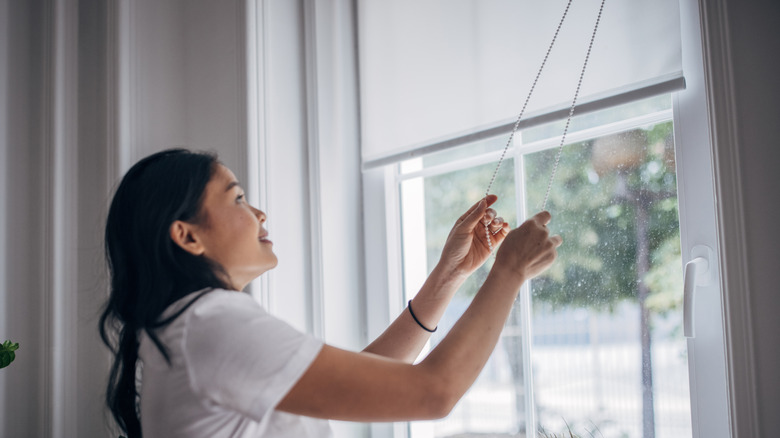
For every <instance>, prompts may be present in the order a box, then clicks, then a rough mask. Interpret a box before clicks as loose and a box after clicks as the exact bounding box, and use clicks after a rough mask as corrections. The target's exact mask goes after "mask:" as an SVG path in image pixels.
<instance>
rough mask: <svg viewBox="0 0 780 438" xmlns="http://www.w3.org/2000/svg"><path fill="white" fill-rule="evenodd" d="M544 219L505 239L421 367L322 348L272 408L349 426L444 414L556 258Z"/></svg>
mask: <svg viewBox="0 0 780 438" xmlns="http://www.w3.org/2000/svg"><path fill="white" fill-rule="evenodd" d="M472 219H473V218H472ZM476 220H477V221H479V217H477V219H476ZM549 220H550V214H549V213H547V212H542V213H539V214H537V215H536V216H534V217H533V218H531V219H530V220H528V221H526V222H525V223H523V224H522V225H521V226H520V227H519V228H517V229H515V230H513V231H511V232H509V233H508V234H507V235H506V236H505V238H504V241H503V244H502V245H501V247H500V248H499V250H498V253H497V255H496V262H495V264H494V265H493V268H492V269H491V272H490V274H489V275H488V278H487V279H486V280H485V283H484V284H483V285H482V287H481V288H480V290H479V292H478V293H477V295H476V296H475V297H474V300H473V301H472V303H471V305H470V306H469V308H468V309H467V311H466V312H465V313H464V314H463V316H462V317H461V318H460V319H459V320H458V322H457V323H456V324H455V326H454V327H453V328H452V330H450V332H449V333H448V334H447V336H446V337H445V338H444V339H443V340H442V342H441V343H440V344H439V345H438V346H437V347H436V348H435V349H434V350H433V351H431V353H430V354H429V355H428V356H427V357H426V358H425V359H424V360H423V361H422V362H420V363H419V364H416V365H411V364H408V363H405V362H403V361H400V360H395V359H390V358H386V357H381V356H378V355H375V354H371V353H366V352H363V353H353V352H348V351H344V350H340V349H337V348H334V347H331V346H327V345H326V346H325V347H323V349H322V351H321V352H320V353H319V355H318V356H317V358H315V360H314V362H313V363H312V365H311V366H310V367H309V369H308V370H307V371H306V373H304V375H303V376H302V377H301V379H300V380H299V381H298V382H297V383H296V384H295V386H294V387H293V388H292V390H291V391H290V392H289V393H288V394H287V395H286V396H285V397H284V399H283V400H282V402H281V403H280V404H279V406H278V409H280V410H282V411H286V412H291V413H295V414H300V415H307V416H313V417H320V418H330V419H339V420H352V421H403V420H416V419H430V418H440V417H443V416H445V415H447V414H448V413H449V412H450V410H451V409H452V407H453V406H454V405H455V403H456V402H457V401H458V400H459V399H460V398H461V397H462V396H463V394H464V393H465V392H466V390H467V389H468V388H469V387H470V386H471V384H472V383H473V382H474V380H475V379H476V378H477V376H478V375H479V373H480V371H481V370H482V368H483V366H484V365H485V363H486V362H487V360H488V357H489V356H490V353H491V352H492V351H493V349H494V348H495V345H496V343H497V342H498V338H499V335H500V333H501V329H502V327H503V325H504V323H505V322H506V318H507V317H508V315H509V311H510V310H511V307H512V303H513V302H514V300H515V298H516V296H517V292H518V290H519V289H520V286H521V285H522V283H523V282H524V281H525V280H527V279H530V278H532V277H534V276H535V275H537V274H539V273H540V272H542V271H543V270H545V269H547V268H548V267H549V266H550V265H551V264H552V262H553V261H554V260H555V257H556V250H555V249H556V248H557V247H558V246H559V245H560V244H561V239H560V237H558V236H552V237H550V236H549V233H548V230H547V228H546V224H547V223H548V222H549ZM415 312H417V309H415Z"/></svg>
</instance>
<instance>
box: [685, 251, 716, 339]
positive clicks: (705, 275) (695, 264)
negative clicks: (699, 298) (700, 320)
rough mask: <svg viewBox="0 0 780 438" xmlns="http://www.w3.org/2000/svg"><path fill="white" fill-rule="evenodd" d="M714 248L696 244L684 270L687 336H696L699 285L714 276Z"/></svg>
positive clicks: (707, 282) (706, 283) (702, 284)
mask: <svg viewBox="0 0 780 438" xmlns="http://www.w3.org/2000/svg"><path fill="white" fill-rule="evenodd" d="M710 260H712V249H710V247H708V246H705V245H696V246H694V247H693V249H691V261H689V262H688V263H686V264H685V270H684V272H683V334H684V335H685V337H686V338H694V337H696V332H695V330H694V319H693V315H694V303H695V295H696V287H697V286H706V285H708V284H709V282H710V278H711V277H712V275H711V272H712V269H710Z"/></svg>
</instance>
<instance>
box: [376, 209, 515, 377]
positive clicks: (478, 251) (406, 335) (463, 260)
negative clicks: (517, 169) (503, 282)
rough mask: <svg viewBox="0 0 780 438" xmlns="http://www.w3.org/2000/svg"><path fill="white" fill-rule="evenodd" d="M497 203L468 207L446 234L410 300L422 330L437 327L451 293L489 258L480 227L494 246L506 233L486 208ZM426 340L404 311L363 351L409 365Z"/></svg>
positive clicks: (502, 224) (499, 221)
mask: <svg viewBox="0 0 780 438" xmlns="http://www.w3.org/2000/svg"><path fill="white" fill-rule="evenodd" d="M497 199H498V198H497V197H496V196H495V195H489V196H487V197H486V198H484V199H483V200H480V201H479V202H477V203H476V204H474V205H473V206H471V208H469V210H468V211H466V212H465V213H464V214H463V215H462V216H461V217H460V218H458V220H457V222H456V223H455V225H454V226H453V228H452V230H451V231H450V234H449V236H448V237H447V242H446V243H445V245H444V250H443V251H442V256H441V258H440V260H439V263H437V265H436V266H435V267H434V268H433V271H431V274H430V275H429V276H428V279H427V280H426V281H425V283H424V284H423V286H422V288H420V291H419V292H418V293H417V295H415V297H414V299H413V300H412V308H413V309H414V315H415V316H416V317H417V319H418V320H419V321H420V322H421V323H422V324H423V325H424V326H425V327H428V328H431V329H432V328H434V327H436V326H437V325H438V324H439V320H440V319H441V317H442V315H443V314H444V311H445V309H446V308H447V306H448V305H449V304H450V301H451V300H452V297H453V295H455V292H457V290H458V288H459V287H460V286H461V285H462V284H463V282H464V281H465V280H466V278H467V277H468V276H469V275H471V274H472V273H473V272H474V271H475V270H476V269H477V268H479V267H480V266H481V265H482V264H483V263H484V262H485V260H487V258H488V257H489V256H490V249H489V247H488V244H487V241H486V236H485V225H484V224H486V223H487V224H489V225H490V230H491V233H492V234H493V236H492V240H493V243H494V244H495V245H496V246H497V245H498V244H500V243H501V242H502V241H503V240H504V238H505V237H506V235H507V233H508V232H509V225H508V224H507V223H506V222H504V221H503V219H502V218H500V217H496V212H495V210H493V209H492V208H489V207H490V205H492V204H493V203H494V202H496V200H497ZM429 338H430V333H429V332H427V331H425V330H423V329H421V328H420V326H419V325H418V324H417V322H415V321H414V319H413V318H412V315H411V312H410V311H409V309H408V308H407V309H404V311H403V312H401V314H400V315H399V316H398V317H397V318H396V319H395V321H393V323H392V324H390V326H389V327H388V328H387V329H386V330H385V331H384V332H383V333H382V334H381V335H380V336H379V337H378V338H377V339H376V340H374V342H372V343H371V344H370V345H369V346H368V347H366V348H365V350H363V351H364V352H368V353H374V354H378V355H380V356H385V357H389V358H393V359H398V360H402V361H404V362H408V363H411V362H412V361H414V359H416V358H417V356H418V355H419V354H420V351H422V348H423V347H424V346H425V343H426V342H427V341H428V339H429Z"/></svg>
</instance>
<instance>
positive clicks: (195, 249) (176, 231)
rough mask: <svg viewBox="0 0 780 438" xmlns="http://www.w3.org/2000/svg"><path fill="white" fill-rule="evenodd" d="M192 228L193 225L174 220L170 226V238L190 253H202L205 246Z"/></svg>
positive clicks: (197, 254)
mask: <svg viewBox="0 0 780 438" xmlns="http://www.w3.org/2000/svg"><path fill="white" fill-rule="evenodd" d="M194 228H195V225H193V224H190V223H188V222H184V221H174V222H173V223H172V224H171V228H170V234H171V240H173V242H174V243H176V244H177V245H179V247H181V249H183V250H185V251H187V252H188V253H190V254H192V255H196V256H199V255H203V253H204V252H205V251H206V248H205V247H204V246H203V242H201V240H200V239H199V238H198V235H197V233H195V229H194Z"/></svg>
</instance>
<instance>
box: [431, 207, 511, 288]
mask: <svg viewBox="0 0 780 438" xmlns="http://www.w3.org/2000/svg"><path fill="white" fill-rule="evenodd" d="M497 199H498V197H497V196H496V195H488V196H487V197H485V198H483V199H482V200H480V201H479V202H477V203H476V204H474V205H473V206H471V208H470V209H468V211H466V212H465V213H464V214H463V216H461V217H460V218H459V219H458V221H457V222H456V223H455V226H454V227H452V231H450V234H449V236H447V242H446V243H445V244H444V249H443V250H442V254H441V259H440V261H439V266H440V267H442V268H443V269H444V270H445V272H449V273H451V274H453V275H462V276H468V275H469V274H471V273H472V272H474V271H476V270H477V268H479V267H480V266H482V264H483V263H485V260H487V258H488V256H490V246H488V242H487V236H486V235H485V224H488V226H489V229H490V234H491V236H490V240H491V244H492V246H493V248H497V247H498V246H499V244H501V242H502V241H503V240H504V238H506V236H507V234H508V233H509V224H507V223H506V222H504V220H503V219H502V218H500V217H496V211H495V210H493V209H492V208H489V206H490V205H492V204H493V203H495V202H496V200H497Z"/></svg>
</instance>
